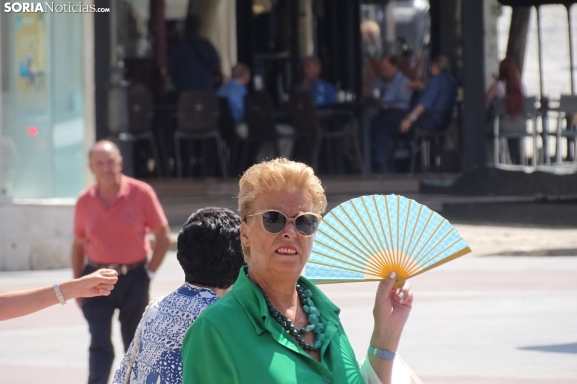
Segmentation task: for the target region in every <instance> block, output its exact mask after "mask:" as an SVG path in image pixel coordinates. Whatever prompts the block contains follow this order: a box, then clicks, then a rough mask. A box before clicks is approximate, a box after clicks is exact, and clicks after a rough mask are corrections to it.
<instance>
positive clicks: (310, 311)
mask: <svg viewBox="0 0 577 384" xmlns="http://www.w3.org/2000/svg"><path fill="white" fill-rule="evenodd" d="M247 274H248V271H247ZM257 287H258V288H259V289H260V291H261V292H262V295H263V297H264V301H265V302H266V305H267V307H268V311H269V313H270V314H271V315H272V317H273V319H275V320H276V321H277V322H278V323H279V324H280V325H282V327H283V328H284V329H285V330H286V331H287V333H288V334H290V335H291V336H292V337H294V339H295V340H296V342H297V343H298V344H299V345H300V346H301V348H302V349H304V350H305V351H318V350H319V349H321V346H322V345H323V340H324V339H325V333H324V330H325V326H324V325H323V323H321V318H320V312H319V310H318V309H317V308H316V307H315V303H314V302H313V300H312V297H313V293H312V292H311V291H310V289H303V288H302V287H301V286H300V284H298V283H297V285H296V289H297V294H298V296H299V300H300V302H301V305H302V307H303V310H304V311H305V313H306V314H307V315H308V316H309V325H307V326H306V327H304V328H300V329H299V328H295V326H294V325H293V324H292V322H291V321H290V319H289V318H288V317H286V316H285V315H283V314H282V313H280V312H279V311H278V310H277V309H276V308H275V307H274V306H273V305H272V303H271V302H270V299H269V298H268V296H267V295H266V293H265V292H264V291H263V289H262V288H261V287H259V286H258V284H257ZM311 331H312V332H313V333H314V334H315V342H314V344H312V345H311V344H307V342H305V341H304V340H303V338H302V337H301V335H304V334H305V333H308V332H311Z"/></svg>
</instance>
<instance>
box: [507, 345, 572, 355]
mask: <svg viewBox="0 0 577 384" xmlns="http://www.w3.org/2000/svg"><path fill="white" fill-rule="evenodd" d="M518 349H522V350H526V351H540V352H556V353H577V343H569V344H554V345H536V346H532V347H519V348H518Z"/></svg>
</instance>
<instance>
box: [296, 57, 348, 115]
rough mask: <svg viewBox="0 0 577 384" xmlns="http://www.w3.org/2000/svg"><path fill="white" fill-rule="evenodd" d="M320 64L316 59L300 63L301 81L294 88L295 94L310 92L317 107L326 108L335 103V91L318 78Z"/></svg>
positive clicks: (308, 59)
mask: <svg viewBox="0 0 577 384" xmlns="http://www.w3.org/2000/svg"><path fill="white" fill-rule="evenodd" d="M321 69H322V67H321V62H320V61H319V59H317V58H316V57H312V56H310V57H307V58H305V59H304V60H303V62H302V70H303V80H302V81H301V82H300V83H299V84H297V85H296V86H295V88H294V90H295V91H296V92H299V91H310V92H311V97H312V99H313V101H314V102H315V104H316V105H317V106H326V105H331V104H335V103H336V102H337V89H336V88H335V87H334V86H333V85H332V84H331V83H329V82H328V81H324V80H323V79H321V78H319V76H320V74H321Z"/></svg>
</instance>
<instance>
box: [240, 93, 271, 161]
mask: <svg viewBox="0 0 577 384" xmlns="http://www.w3.org/2000/svg"><path fill="white" fill-rule="evenodd" d="M244 111H245V112H244V113H245V121H246V124H247V125H248V136H247V137H246V138H245V139H243V140H242V154H241V159H240V166H241V167H245V166H246V161H247V156H248V151H249V147H250V144H252V143H264V142H267V141H268V142H272V143H273V146H274V149H275V156H279V154H280V150H279V148H278V137H279V135H278V133H277V131H276V129H275V126H276V121H275V110H274V106H273V103H272V99H271V98H270V95H269V94H268V93H266V92H264V91H256V92H252V93H249V94H247V95H246V96H245V98H244Z"/></svg>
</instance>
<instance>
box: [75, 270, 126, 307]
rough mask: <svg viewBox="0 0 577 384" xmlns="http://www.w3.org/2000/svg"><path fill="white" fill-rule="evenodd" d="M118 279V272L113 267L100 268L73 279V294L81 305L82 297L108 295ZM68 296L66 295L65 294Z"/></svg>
mask: <svg viewBox="0 0 577 384" xmlns="http://www.w3.org/2000/svg"><path fill="white" fill-rule="evenodd" d="M117 281H118V272H116V271H115V270H112V269H99V270H98V271H96V272H92V273H91V274H89V275H86V276H82V277H80V278H78V279H76V280H73V283H74V285H73V286H72V287H71V288H72V289H71V290H72V292H71V296H73V297H76V298H77V299H76V302H77V303H78V305H79V306H81V303H82V299H81V298H82V297H95V296H108V295H110V292H111V291H112V290H113V289H114V284H116V282H117ZM65 297H66V295H65Z"/></svg>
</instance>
